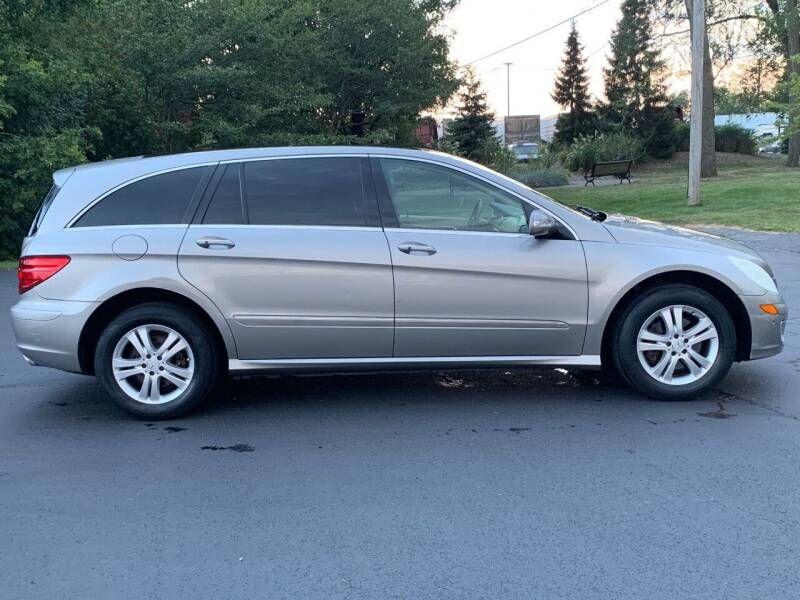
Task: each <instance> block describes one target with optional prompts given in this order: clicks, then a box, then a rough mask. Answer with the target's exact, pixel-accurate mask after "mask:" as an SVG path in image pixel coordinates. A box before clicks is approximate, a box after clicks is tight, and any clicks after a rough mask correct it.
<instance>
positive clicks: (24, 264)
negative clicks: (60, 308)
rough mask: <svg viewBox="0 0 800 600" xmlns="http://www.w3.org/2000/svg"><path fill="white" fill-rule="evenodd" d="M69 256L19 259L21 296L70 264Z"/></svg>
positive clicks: (18, 280)
mask: <svg viewBox="0 0 800 600" xmlns="http://www.w3.org/2000/svg"><path fill="white" fill-rule="evenodd" d="M69 261H70V258H69V256H23V257H22V258H20V259H19V269H18V270H17V282H18V289H19V293H20V294H24V293H25V292H27V291H28V290H30V289H31V288H34V287H36V286H37V285H39V284H40V283H42V282H43V281H47V280H48V279H50V278H51V277H52V276H53V275H55V274H56V273H58V272H59V271H60V270H61V269H63V268H64V267H66V266H67V265H68V264H69Z"/></svg>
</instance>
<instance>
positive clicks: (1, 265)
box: [0, 260, 17, 269]
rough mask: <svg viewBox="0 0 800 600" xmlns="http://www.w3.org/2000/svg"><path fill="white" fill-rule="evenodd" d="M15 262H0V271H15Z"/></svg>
mask: <svg viewBox="0 0 800 600" xmlns="http://www.w3.org/2000/svg"><path fill="white" fill-rule="evenodd" d="M16 268H17V261H15V260H0V269H16Z"/></svg>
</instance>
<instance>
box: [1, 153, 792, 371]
mask: <svg viewBox="0 0 800 600" xmlns="http://www.w3.org/2000/svg"><path fill="white" fill-rule="evenodd" d="M330 156H357V157H363V158H370V159H375V158H376V157H391V158H394V159H402V160H408V161H421V162H427V163H433V164H436V165H439V166H442V167H445V168H447V169H453V170H456V171H459V172H461V173H465V174H467V175H469V176H470V177H473V178H476V179H478V180H481V181H483V182H485V183H489V184H491V185H492V186H496V187H498V188H501V189H502V190H504V191H505V192H506V193H510V194H512V195H514V196H516V197H517V198H519V199H521V200H522V201H523V202H524V203H526V204H527V205H529V207H531V208H538V209H540V210H542V211H544V212H545V213H547V214H549V215H550V216H551V217H552V218H554V219H555V220H556V221H557V222H558V223H560V224H561V226H562V228H563V230H564V231H565V233H566V234H567V237H568V238H571V239H559V240H553V239H536V238H534V237H533V236H531V235H529V234H527V233H494V232H475V231H447V230H430V229H402V228H398V227H391V226H385V225H386V224H385V223H384V226H381V223H377V224H376V226H374V227H339V226H330V225H324V224H321V225H319V226H287V225H204V224H201V223H196V222H192V223H190V224H174V225H156V226H153V225H138V226H132V225H124V226H103V227H73V226H72V225H73V224H74V223H75V221H76V220H77V219H78V218H79V217H80V216H81V215H82V214H83V213H84V212H85V211H86V210H87V209H88V208H89V207H91V206H93V205H94V204H95V203H97V202H102V200H103V198H104V197H105V196H106V195H108V194H109V193H110V192H112V191H114V190H116V189H119V188H121V187H123V186H126V185H128V184H130V183H131V182H134V181H137V180H139V179H142V178H146V177H150V176H152V175H154V174H159V173H165V172H169V171H172V170H178V169H184V168H188V167H195V166H198V165H208V166H210V167H213V168H218V167H219V166H220V165H224V164H230V163H236V162H240V161H262V160H280V159H283V158H288V157H330ZM54 182H55V184H56V185H57V186H58V187H59V188H60V190H59V192H58V195H57V196H56V198H55V201H54V202H53V203H52V206H51V207H50V208H49V210H48V211H47V212H46V213H44V217H43V218H42V220H41V222H40V223H39V226H38V231H37V233H36V235H35V236H32V237H28V238H26V239H25V241H24V243H23V247H22V255H23V256H35V255H69V256H70V257H71V262H70V264H69V265H68V266H67V267H66V268H65V269H63V271H61V272H59V273H57V274H56V275H55V276H53V277H51V278H50V279H48V280H46V281H44V282H43V283H41V284H40V285H38V286H36V287H35V288H33V289H32V290H30V291H28V292H26V293H24V294H22V295H21V297H20V299H19V302H18V303H17V304H16V305H15V306H14V307H13V308H12V310H11V316H12V322H13V328H14V332H15V336H16V340H17V345H18V347H19V349H20V351H21V352H22V354H23V355H24V356H25V357H26V359H27V360H28V361H29V362H31V363H33V364H38V365H44V366H49V367H55V368H58V369H63V370H66V371H74V372H88V371H91V364H90V362H89V361H87V359H86V357H85V356H82V353H81V346H82V345H85V344H86V343H91V340H88V342H87V340H86V339H85V338H86V335H85V328H86V325H87V322H89V321H90V319H91V317H92V315H93V314H96V312H97V311H98V310H100V308H101V307H103V306H104V305H106V303H108V302H114V301H115V300H117V299H120V298H122V297H126V295H128V297H129V296H130V295H135V294H137V293H140V291H141V290H146V291H147V293H148V294H150V296H152V295H154V294H155V295H156V296H157V295H158V294H160V293H163V294H168V295H178V296H180V297H182V298H183V299H186V300H187V301H189V302H191V303H193V304H194V305H196V307H198V308H199V309H200V310H202V311H203V312H204V313H205V315H207V317H208V319H209V320H210V322H212V323H213V325H214V327H215V328H216V330H217V331H218V332H219V336H220V339H221V343H222V344H224V347H225V350H226V352H227V356H228V364H229V368H230V370H231V371H232V372H237V371H259V370H277V371H291V370H298V369H309V370H347V369H364V370H368V369H376V368H381V369H383V368H410V367H417V366H420V367H429V366H447V365H540V364H541V365H577V366H585V367H593V366H599V365H600V362H601V354H602V348H603V340H604V333H605V332H606V330H607V325H608V324H609V321H610V319H612V318H613V315H614V310H615V307H617V306H618V305H619V303H620V301H621V300H623V298H625V297H626V295H627V294H629V293H635V290H636V289H638V288H637V286H639V285H642V284H646V283H647V282H650V281H655V280H657V279H658V278H673V279H674V280H682V279H685V278H687V277H689V278H694V279H697V278H701V279H702V280H703V281H705V282H707V283H709V284H710V285H712V286H718V287H719V289H720V290H721V293H722V294H723V296H724V298H723V300H724V301H725V302H726V304H727V305H728V306H729V309H730V310H731V311H732V312H733V313H734V316H735V317H737V318H738V319H737V327H739V328H741V329H740V331H741V332H743V333H744V334H745V335H741V336H739V337H740V338H742V339H740V344H742V343H744V344H745V346H744V347H741V348H740V349H739V352H738V353H737V359H739V360H747V359H754V358H761V357H765V356H769V355H772V354H775V353H777V352H779V351H780V350H781V348H782V344H783V342H782V332H783V328H784V326H785V321H786V318H787V316H786V305H785V302H784V300H783V299H782V298H781V297H780V294H779V293H775V292H770V291H767V290H765V289H764V287H762V286H759V285H758V284H757V282H755V281H753V279H751V278H748V277H746V276H745V275H744V274H743V272H742V270H741V269H740V268H739V267H738V266H737V264H736V262H735V260H734V259H743V260H745V261H749V262H751V263H754V264H755V265H757V266H759V267H760V268H762V269H764V270H766V271H767V272H768V273H770V275H771V271H770V270H769V266H768V265H767V264H766V263H765V262H764V260H763V259H762V258H761V257H759V256H758V255H757V254H756V253H754V252H753V251H751V250H749V249H748V248H746V247H744V246H742V245H740V244H737V243H734V242H731V241H728V240H724V239H722V238H719V237H715V236H711V235H706V234H702V233H699V232H695V231H690V230H687V229H680V228H676V227H668V226H664V225H661V224H657V223H652V222H643V221H639V220H637V219H631V218H625V217H616V216H612V217H610V218H608V219H607V220H606V221H604V222H598V221H593V220H591V219H590V218H588V217H586V216H584V215H583V214H579V213H577V212H575V211H573V210H571V209H569V208H567V207H565V206H563V205H561V204H559V203H557V202H555V201H553V200H551V199H549V198H547V197H546V196H544V195H542V194H540V193H537V192H535V191H533V190H531V189H529V188H527V187H525V186H523V185H521V184H519V183H518V182H516V181H514V180H511V179H509V178H506V177H504V176H502V175H500V174H498V173H495V172H493V171H491V170H488V169H485V168H483V167H481V166H479V165H476V164H474V163H471V162H469V161H465V160H462V159H459V158H455V157H452V156H449V155H445V154H440V153H436V152H427V151H415V150H402V149H393V148H376V147H363V148H362V147H345V148H341V147H318V148H317V147H313V148H309V147H293V148H260V149H244V150H225V151H210V152H198V153H191V154H178V155H171V156H162V157H152V158H143V157H139V158H130V159H122V160H112V161H106V162H102V163H96V164H89V165H82V166H78V167H73V168H68V169H63V170H61V171H58V172H56V173H55V174H54ZM206 238H211V240H212V242H213V241H214V240H216V239H222V240H224V241H227V240H230V241H231V242H234V243H235V245H234V246H232V247H227V246H220V245H214V244H212V245H210V246H207V247H203V246H201V245H198V242H202V241H203V240H204V239H206ZM411 246H413V247H414V248H421V249H422V251H416V250H415V251H412V252H408V250H409V248H410V247H411ZM426 248H429V249H434V251H435V253H430V254H429V253H426V252H427V251H426V250H425V249H426ZM654 278H656V279H654ZM694 279H693V280H694ZM150 296H148V297H150ZM767 303H769V304H775V305H777V306H778V307H779V308H780V314H779V315H776V316H773V315H769V314H765V313H764V312H763V311H761V310H760V308H759V306H760V305H762V304H767Z"/></svg>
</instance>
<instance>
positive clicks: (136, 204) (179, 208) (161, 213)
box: [75, 167, 209, 227]
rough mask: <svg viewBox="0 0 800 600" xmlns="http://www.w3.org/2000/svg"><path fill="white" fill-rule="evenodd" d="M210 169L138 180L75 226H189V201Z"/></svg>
mask: <svg viewBox="0 0 800 600" xmlns="http://www.w3.org/2000/svg"><path fill="white" fill-rule="evenodd" d="M208 169H209V167H197V168H193V169H181V170H179V171H172V172H170V173H164V174H163V175H154V176H153V177H147V178H145V179H140V180H139V181H134V182H133V183H131V184H128V185H126V186H125V187H123V188H120V189H118V190H117V191H116V192H112V193H111V194H109V195H108V196H106V197H105V198H103V199H102V200H100V202H98V203H97V204H95V205H94V206H93V207H92V208H90V209H89V210H88V211H87V212H86V213H85V214H84V215H83V216H82V217H81V218H80V219H78V221H77V222H76V223H75V227H92V226H98V225H166V224H172V223H187V222H188V219H187V214H186V212H187V209H188V207H189V201H190V200H191V199H192V195H193V194H194V192H195V189H196V188H197V187H198V184H199V183H200V180H201V178H202V177H203V175H204V174H205V173H206V171H207V170H208Z"/></svg>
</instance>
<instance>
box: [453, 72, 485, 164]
mask: <svg viewBox="0 0 800 600" xmlns="http://www.w3.org/2000/svg"><path fill="white" fill-rule="evenodd" d="M459 100H460V105H459V107H458V116H457V117H456V118H455V119H453V121H452V123H450V125H449V126H448V128H447V135H448V137H449V138H450V141H451V142H453V143H455V145H456V148H457V149H458V153H459V154H461V155H462V156H464V157H466V158H469V159H470V160H475V161H478V162H490V160H491V155H492V153H493V152H494V151H495V150H496V145H497V138H496V137H495V131H494V126H493V124H492V122H493V121H494V113H493V112H491V111H490V110H489V107H488V105H487V103H486V92H484V91H483V90H482V89H481V84H480V81H479V80H478V79H477V77H476V76H475V72H474V71H472V70H469V71H468V72H467V76H466V78H465V81H464V84H463V87H462V89H461V92H460V93H459Z"/></svg>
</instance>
